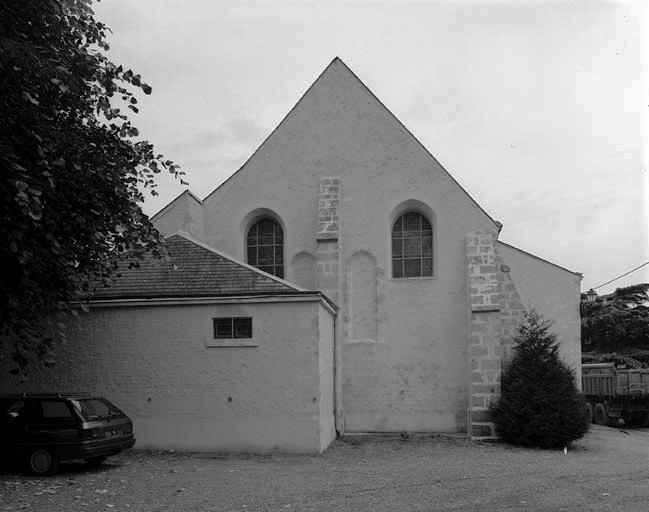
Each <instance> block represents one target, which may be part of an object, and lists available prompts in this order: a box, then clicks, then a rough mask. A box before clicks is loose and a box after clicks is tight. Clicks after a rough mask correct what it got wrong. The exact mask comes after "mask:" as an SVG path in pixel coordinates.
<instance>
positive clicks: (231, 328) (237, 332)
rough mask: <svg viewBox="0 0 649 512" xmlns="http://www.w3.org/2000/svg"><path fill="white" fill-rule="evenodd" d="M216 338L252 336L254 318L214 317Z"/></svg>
mask: <svg viewBox="0 0 649 512" xmlns="http://www.w3.org/2000/svg"><path fill="white" fill-rule="evenodd" d="M213 320H214V337H215V338H228V339H233V338H252V318H250V317H247V318H214V319H213Z"/></svg>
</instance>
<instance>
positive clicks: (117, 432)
mask: <svg viewBox="0 0 649 512" xmlns="http://www.w3.org/2000/svg"><path fill="white" fill-rule="evenodd" d="M104 435H105V436H106V437H115V436H121V435H122V431H121V430H105V431H104Z"/></svg>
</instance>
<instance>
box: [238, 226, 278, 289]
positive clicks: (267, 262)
mask: <svg viewBox="0 0 649 512" xmlns="http://www.w3.org/2000/svg"><path fill="white" fill-rule="evenodd" d="M246 245H247V251H246V253H247V255H248V265H252V266H253V267H257V268H258V269H259V270H263V271H264V272H268V273H269V274H273V275H274V276H277V277H282V278H283V277H284V233H283V232H282V227H281V226H280V225H279V224H278V223H277V222H275V221H274V220H272V219H262V220H260V221H259V222H257V223H255V224H253V226H252V227H251V228H250V229H249V230H248V237H247V240H246Z"/></svg>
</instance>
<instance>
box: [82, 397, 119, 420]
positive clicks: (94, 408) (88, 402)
mask: <svg viewBox="0 0 649 512" xmlns="http://www.w3.org/2000/svg"><path fill="white" fill-rule="evenodd" d="M70 401H71V402H72V403H73V404H74V407H75V408H76V409H77V411H79V413H80V414H81V416H82V417H83V419H85V420H86V421H91V420H96V419H100V418H110V417H111V416H121V415H122V411H120V410H119V409H118V408H117V407H115V406H114V405H113V404H111V403H110V402H109V401H108V400H104V399H103V398H86V399H83V400H70Z"/></svg>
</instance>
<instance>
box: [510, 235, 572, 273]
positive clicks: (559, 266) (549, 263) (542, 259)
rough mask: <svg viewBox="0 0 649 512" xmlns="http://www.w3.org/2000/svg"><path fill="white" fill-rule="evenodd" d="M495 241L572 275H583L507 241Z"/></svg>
mask: <svg viewBox="0 0 649 512" xmlns="http://www.w3.org/2000/svg"><path fill="white" fill-rule="evenodd" d="M497 243H498V244H500V245H503V246H505V247H509V248H510V249H514V250H515V251H518V252H521V253H523V254H525V255H527V256H531V257H532V258H534V259H535V260H538V261H542V262H543V263H547V264H548V265H552V266H553V267H556V268H558V269H561V270H565V271H566V272H569V273H571V274H574V275H576V276H579V277H582V278H583V277H584V275H583V274H582V273H581V272H575V271H574V270H570V269H567V268H566V267H562V266H561V265H557V264H556V263H552V262H551V261H548V260H546V259H544V258H541V257H540V256H537V255H536V254H532V253H531V252H527V251H524V250H523V249H519V248H518V247H515V246H513V245H511V244H507V243H505V242H503V241H501V240H498V242H497Z"/></svg>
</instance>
